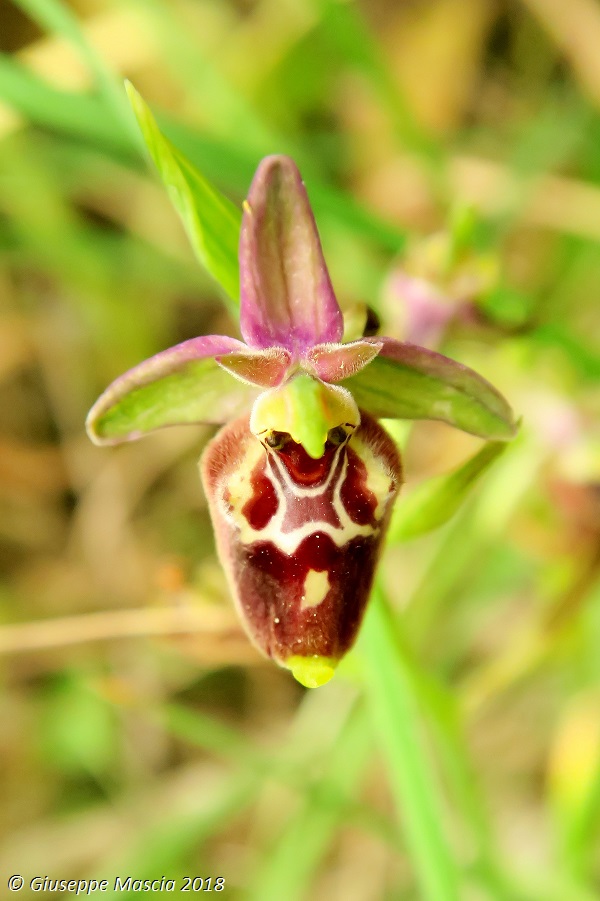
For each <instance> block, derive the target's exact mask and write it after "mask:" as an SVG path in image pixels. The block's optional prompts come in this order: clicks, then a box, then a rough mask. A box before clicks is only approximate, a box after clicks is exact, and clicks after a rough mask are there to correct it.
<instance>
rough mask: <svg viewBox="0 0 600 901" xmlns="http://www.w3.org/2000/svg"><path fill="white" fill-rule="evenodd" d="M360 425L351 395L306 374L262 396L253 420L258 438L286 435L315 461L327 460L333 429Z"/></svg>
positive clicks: (301, 374) (254, 411)
mask: <svg viewBox="0 0 600 901" xmlns="http://www.w3.org/2000/svg"><path fill="white" fill-rule="evenodd" d="M359 423H360V413H359V412H358V407H357V406H356V404H355V403H354V400H353V399H352V395H351V394H350V392H349V391H346V390H345V389H344V388H340V387H339V386H338V385H325V384H324V383H323V382H319V381H318V380H317V379H313V378H311V376H309V375H306V374H305V373H300V374H299V375H297V376H295V378H293V379H291V380H290V381H289V382H286V384H285V385H282V386H281V387H279V388H273V389H272V390H271V391H265V392H264V393H263V394H261V395H259V397H258V398H257V399H256V401H255V402H254V406H253V408H252V416H251V417H250V429H251V430H252V432H253V433H254V434H255V435H262V434H263V433H265V432H269V431H275V432H286V433H287V434H289V435H291V436H292V438H293V439H294V441H295V442H296V443H297V444H301V445H302V447H303V448H304V450H305V451H306V453H307V454H308V455H309V456H310V457H312V458H313V459H314V460H318V459H319V458H320V457H322V456H323V453H324V450H325V444H326V442H327V435H328V432H329V431H330V429H333V428H335V427H336V426H339V425H342V426H346V425H347V426H350V427H352V428H353V429H355V428H356V427H357V426H358V424H359Z"/></svg>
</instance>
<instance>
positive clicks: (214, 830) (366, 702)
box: [0, 0, 600, 901]
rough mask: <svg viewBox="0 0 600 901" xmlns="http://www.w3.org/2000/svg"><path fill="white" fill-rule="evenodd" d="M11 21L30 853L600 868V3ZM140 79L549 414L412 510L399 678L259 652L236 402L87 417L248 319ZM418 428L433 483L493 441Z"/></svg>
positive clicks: (316, 887) (30, 14)
mask: <svg viewBox="0 0 600 901" xmlns="http://www.w3.org/2000/svg"><path fill="white" fill-rule="evenodd" d="M0 46H1V49H2V51H3V55H2V57H1V58H0V411H1V412H0V568H1V582H0V622H1V625H0V654H1V670H0V672H1V679H2V693H1V700H0V705H1V707H0V709H1V718H2V728H1V729H0V760H1V765H0V797H1V799H2V803H1V805H0V874H2V875H1V880H2V881H4V879H5V878H6V877H8V876H10V875H12V874H13V873H22V874H23V876H24V877H25V879H26V881H28V880H29V879H31V878H32V877H34V876H40V875H41V876H45V875H48V876H51V877H54V878H57V877H59V878H77V877H81V878H84V877H96V878H109V877H110V878H112V876H114V875H116V874H120V875H121V876H123V877H124V876H127V875H133V876H138V877H146V878H150V877H158V878H160V877H161V876H166V877H167V878H177V879H178V880H179V886H181V884H182V883H181V879H182V877H184V876H191V877H193V876H200V877H213V878H215V877H218V876H220V877H224V879H225V886H226V887H225V891H224V896H227V897H231V898H250V899H257V901H259V899H260V901H271V899H280V898H286V899H291V901H296V899H297V901H301V899H305V898H309V897H310V898H315V899H327V901H338V899H339V901H341V899H344V901H370V899H373V901H378V899H394V901H421V899H425V901H432V899H433V901H453V899H461V901H462V899H467V901H471V899H473V901H482V899H483V901H487V899H504V901H521V899H522V901H552V899H556V901H593V899H597V898H598V897H600V652H599V648H600V582H599V571H600V417H599V416H598V412H599V407H600V305H599V297H600V246H599V242H600V52H599V48H600V4H598V3H597V2H596V0H570V2H569V3H564V2H561V0H396V2H393V0H371V2H367V0H363V2H338V0H168V2H167V0H131V2H130V0H125V2H104V0H77V2H72V3H68V4H67V3H63V2H59V0H18V2H8V0H2V2H0ZM123 78H129V79H130V80H131V81H132V82H133V83H134V85H135V86H136V88H137V89H138V90H139V91H140V93H141V94H142V95H143V97H144V98H145V99H146V101H147V102H148V103H149V104H150V105H151V107H152V109H153V110H154V112H155V114H156V115H157V118H158V121H159V122H160V124H161V127H162V128H163V129H164V131H165V133H166V134H168V135H169V137H170V138H171V140H173V141H174V142H175V143H176V144H177V146H179V147H180V148H181V149H182V150H183V151H184V152H185V153H186V154H187V155H188V156H189V157H190V158H191V159H192V160H193V161H194V162H195V163H196V165H197V166H198V167H199V168H200V169H201V170H202V171H203V172H204V174H205V175H206V176H207V177H208V178H209V179H211V180H212V181H214V182H215V183H216V184H217V185H218V186H219V188H220V189H221V190H222V191H223V192H224V193H226V194H227V195H228V196H229V197H231V198H232V199H233V200H234V201H235V202H237V203H241V200H242V199H243V197H244V194H245V191H246V190H247V188H248V185H249V183H250V179H251V177H252V173H253V171H254V169H255V167H256V165H257V162H258V161H259V159H260V158H261V157H262V156H264V155H266V154H268V153H273V152H285V153H289V154H290V155H292V156H293V157H294V158H295V159H296V161H297V163H298V165H299V166H300V168H301V171H302V173H303V175H304V178H305V180H306V183H307V187H308V190H309V194H310V196H311V199H312V201H313V205H314V209H315V214H316V217H317V221H318V224H319V228H320V231H321V236H322V241H323V245H324V249H325V254H326V257H327V259H328V262H329V266H330V270H331V275H332V279H333V282H334V285H335V287H336V291H337V295H338V298H339V301H340V304H341V305H342V307H343V308H344V310H345V311H346V312H347V313H348V315H349V316H359V314H360V311H361V310H362V309H364V304H368V305H369V306H370V307H371V308H373V310H375V311H376V312H377V314H378V316H379V318H380V320H381V323H382V327H381V331H382V333H384V334H389V335H393V336H395V337H397V338H405V339H406V338H407V339H409V340H415V341H417V342H418V343H421V344H424V345H426V346H428V347H432V348H436V349H441V350H442V352H444V353H446V354H448V355H449V356H452V357H454V358H456V359H458V360H460V361H461V362H463V363H466V364H468V365H470V366H472V367H473V368H475V369H476V370H477V371H479V372H481V373H482V374H483V375H484V376H486V377H487V378H489V379H490V380H491V381H492V382H493V383H494V384H495V385H496V386H497V387H498V388H499V389H500V390H501V391H502V392H503V393H504V394H505V395H506V397H507V398H508V399H509V400H510V402H511V404H512V405H513V407H514V409H515V411H516V412H517V414H518V415H520V416H522V417H523V424H522V429H521V433H520V435H519V437H518V438H517V439H516V440H515V441H514V442H513V443H512V444H511V445H510V447H509V448H507V450H506V451H505V452H504V453H503V454H502V455H501V456H500V457H499V458H498V459H497V460H496V461H495V462H494V464H493V466H491V467H490V468H489V471H487V472H486V473H485V475H484V476H483V477H482V479H481V481H480V482H479V483H478V484H477V486H476V487H475V488H474V490H473V491H472V492H471V493H470V494H469V496H468V497H467V498H466V501H465V503H464V504H463V505H462V507H461V509H460V510H459V511H458V513H457V514H456V516H454V517H453V518H452V519H451V520H450V521H449V522H448V523H446V524H445V525H444V526H442V527H441V528H440V529H438V530H436V531H433V532H431V533H430V534H427V535H424V536H421V537H414V538H412V539H411V540H408V539H407V536H406V535H403V534H401V530H400V531H398V530H397V532H396V533H395V534H394V533H393V534H392V536H391V541H390V542H389V547H388V548H387V550H386V553H385V556H384V559H383V563H382V567H381V581H380V585H381V588H380V591H381V592H384V593H385V594H386V595H387V599H388V602H389V604H390V605H391V609H392V610H393V611H394V615H393V617H392V618H390V622H391V626H390V627H391V628H392V629H394V630H396V631H395V638H394V640H395V641H396V648H397V651H396V659H395V661H392V664H390V665H391V667H392V669H391V670H390V672H391V671H392V670H393V672H394V673H395V676H394V678H392V679H391V681H388V683H386V684H387V688H386V687H385V686H383V687H382V685H381V684H380V683H379V682H378V681H377V680H378V678H379V671H377V672H374V670H373V666H374V660H373V656H372V654H371V656H369V648H368V647H365V643H364V639H363V638H361V640H360V641H359V644H358V647H357V649H356V651H353V652H352V654H351V655H349V657H348V659H347V661H346V662H345V663H344V665H343V666H342V667H341V669H340V673H339V674H338V676H336V678H335V679H334V680H333V682H332V683H330V684H329V685H327V686H326V687H323V688H321V689H318V690H316V691H313V692H310V691H305V690H304V689H302V688H301V687H300V686H299V685H297V684H296V683H294V681H293V680H292V678H291V677H290V675H289V674H288V673H287V672H284V671H280V670H278V669H277V668H275V667H273V666H271V665H269V664H267V663H265V662H263V661H262V660H261V659H260V658H259V657H258V655H257V653H256V652H255V651H253V649H252V648H251V647H250V646H249V644H248V642H247V641H246V639H245V638H244V636H243V634H242V633H241V630H240V628H239V626H238V624H237V621H236V618H235V616H234V615H233V613H232V611H231V608H230V602H229V599H228V596H227V590H226V587H225V583H224V578H223V575H222V573H221V571H220V568H219V565H218V563H217V561H216V558H215V553H214V544H213V538H212V531H211V527H210V522H209V519H208V513H207V505H206V501H205V498H204V497H203V494H202V489H201V487H200V483H199V479H198V475H197V459H198V457H199V454H200V452H201V450H202V448H203V446H204V444H205V443H206V441H207V440H208V439H209V438H210V437H211V435H212V433H213V431H212V430H211V429H209V428H207V427H200V426H199V427H197V428H187V429H185V428H182V429H173V430H166V431H165V432H164V433H160V434H156V435H154V436H152V437H149V438H147V439H145V440H144V441H142V442H140V443H138V444H136V443H134V444H131V445H127V446H124V447H121V448H118V449H114V450H112V449H98V448H95V447H94V446H92V445H91V443H90V442H89V441H88V439H87V437H86V435H85V433H84V429H83V423H84V420H85V416H86V412H87V410H88V409H89V407H90V406H91V404H92V403H93V401H94V400H95V399H96V397H97V396H98V394H99V393H100V392H101V391H102V390H103V389H104V388H105V387H106V386H107V385H108V383H109V382H111V381H112V380H113V379H114V378H115V377H116V376H117V375H119V374H121V373H122V372H123V371H124V370H126V369H127V368H129V367H131V366H133V365H135V364H136V363H137V362H139V361H141V360H142V359H144V358H145V357H147V356H150V355H151V354H153V353H155V352H157V351H159V350H161V349H163V348H165V347H168V346H170V345H172V344H175V343H176V342H178V341H182V340H184V339H186V338H190V337H193V336H195V335H198V334H204V333H229V334H236V331H235V329H236V324H235V323H234V322H233V321H232V320H230V319H229V318H228V315H227V312H226V308H225V306H224V304H223V298H222V296H221V295H220V293H219V289H218V288H217V287H216V286H215V285H214V284H213V283H212V282H211V281H210V279H209V277H208V276H207V275H205V273H203V271H201V269H200V267H199V266H198V265H197V264H196V262H195V261H194V259H193V257H192V253H191V250H190V248H189V246H188V243H187V240H186V238H185V236H184V234H183V229H182V227H181V226H180V223H179V221H178V219H177V216H176V214H175V212H174V211H173V209H172V208H171V206H170V204H169V200H168V197H167V194H166V192H165V190H164V189H163V188H162V186H161V185H160V184H159V181H158V178H157V176H156V174H155V172H154V170H153V169H152V168H151V166H150V164H149V163H148V162H147V159H146V157H145V155H144V152H143V147H142V144H141V140H140V138H139V135H138V133H137V130H136V126H135V123H134V119H133V116H132V114H131V113H130V111H129V109H128V105H127V102H126V98H125V94H124V91H123V88H122V81H123ZM394 434H395V436H396V437H397V438H398V440H399V442H400V443H401V445H402V447H403V449H404V460H405V469H406V486H405V488H404V496H405V497H406V498H409V497H410V494H411V492H412V491H413V490H414V488H415V487H416V486H418V485H419V484H421V483H423V482H424V480H426V479H428V478H430V477H432V476H437V475H439V474H441V473H445V472H447V471H449V470H452V469H453V468H455V467H457V466H459V465H460V464H461V463H462V462H463V461H465V460H466V459H467V458H469V457H470V456H471V455H473V454H474V453H475V452H476V451H477V450H478V449H479V447H480V446H481V442H480V441H478V440H477V439H475V438H471V437H469V436H467V435H463V434H462V433H460V432H457V431H454V430H452V429H451V428H449V427H447V426H444V425H442V424H437V423H418V424H416V425H414V426H411V427H408V426H406V427H404V424H403V425H402V427H401V428H400V427H398V426H396V427H395V430H394ZM401 503H402V498H401V500H400V504H401ZM394 667H396V669H394ZM382 672H383V662H382ZM390 678H391V677H390ZM396 701H398V708H397V712H398V716H397V717H396V716H395V714H394V711H393V710H392V709H391V708H390V706H389V705H390V703H394V704H395V703H396ZM386 704H387V705H388V706H387V708H386ZM394 709H396V708H394ZM394 729H395V730H396V731H395V732H394V734H393V735H392V731H393V730H394ZM386 730H387V731H386ZM390 730H392V731H390ZM386 736H387V737H386ZM390 736H391V737H390ZM394 736H395V737H394ZM394 742H396V744H394ZM394 749H396V750H394ZM419 793H420V794H419ZM420 827H423V828H422V829H421V828H420ZM198 885H199V884H198V883H197V884H196V888H197V887H198ZM203 889H206V884H205V885H204V886H203ZM1 891H2V893H4V889H2V890H1ZM27 893H28V890H27V889H26V890H25V891H24V896H26V895H27ZM132 894H133V893H132ZM110 896H111V892H108V893H107V894H105V897H110ZM126 896H127V895H126V893H118V897H126ZM115 897H117V895H115Z"/></svg>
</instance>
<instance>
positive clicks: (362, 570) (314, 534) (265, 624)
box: [201, 413, 401, 684]
mask: <svg viewBox="0 0 600 901" xmlns="http://www.w3.org/2000/svg"><path fill="white" fill-rule="evenodd" d="M248 423H249V420H248V418H247V417H243V418H241V419H238V420H236V421H235V422H233V423H231V424H230V425H228V426H226V427H225V428H224V429H222V431H221V432H219V433H218V435H217V436H216V437H215V438H214V439H213V441H212V442H211V443H210V444H209V445H208V447H207V449H206V451H205V453H204V456H203V458H202V461H201V469H202V480H203V483H204V488H205V491H206V494H207V497H208V500H209V505H210V512H211V516H212V519H213V523H214V526H215V532H216V536H217V546H218V551H219V555H220V557H221V560H222V563H223V565H224V568H225V571H226V573H227V576H228V580H229V583H230V587H231V590H232V593H233V595H234V597H235V600H236V603H237V606H238V608H239V611H240V613H241V616H242V621H243V623H244V626H245V628H246V630H247V632H248V634H249V636H250V638H251V639H252V641H253V642H254V644H255V645H256V646H257V647H258V648H259V649H260V650H261V651H262V652H263V653H264V654H266V655H267V656H268V657H272V658H273V659H274V660H276V661H277V662H278V663H279V664H281V665H283V666H287V667H289V668H290V669H292V671H293V672H294V674H295V675H296V677H297V678H300V681H303V682H304V684H322V683H323V682H324V681H326V680H327V678H329V677H330V675H331V674H332V673H333V669H334V667H335V664H336V663H337V661H339V659H340V658H341V657H342V656H343V655H344V654H345V653H346V651H348V650H349V648H350V647H351V646H352V644H353V642H354V640H355V638H356V634H357V631H358V628H359V625H360V622H361V620H362V616H363V613H364V610H365V607H366V603H367V600H368V597H369V592H370V590H371V585H372V582H373V576H374V572H375V566H376V563H377V559H378V556H379V552H380V549H381V543H382V539H383V536H384V533H385V529H386V527H387V524H388V521H389V516H390V513H391V508H392V501H393V500H394V498H395V496H396V494H397V492H398V489H399V487H400V484H401V464H400V459H399V457H398V453H397V450H396V446H395V444H394V442H393V441H392V439H391V438H390V437H389V435H387V433H386V432H385V431H384V429H383V428H382V427H381V426H380V425H379V424H378V423H377V422H376V421H375V420H374V419H373V418H372V417H370V416H368V415H367V414H365V413H361V423H360V426H359V427H358V428H357V429H356V431H355V432H354V434H352V435H350V434H348V436H346V439H345V440H344V433H343V432H341V433H340V431H339V429H335V430H332V434H331V440H328V441H327V444H326V446H325V451H324V453H323V456H322V457H320V458H319V459H317V460H314V459H313V458H311V457H310V456H309V455H308V454H307V453H306V451H305V450H304V448H303V447H302V445H300V444H297V443H296V442H294V441H293V440H292V439H291V438H289V436H288V438H287V440H283V439H281V440H279V439H278V440H276V441H271V442H269V443H267V442H265V443H264V444H262V443H261V442H260V441H259V440H258V439H257V438H256V437H255V436H254V435H253V434H252V432H251V431H250V429H249V425H248ZM270 445H275V446H274V447H273V446H270ZM311 661H312V663H311ZM315 661H316V662H315ZM323 661H326V662H327V667H329V670H330V672H329V670H328V673H329V674H328V675H327V676H322V675H321V676H317V677H315V678H314V679H313V676H312V675H311V676H310V678H309V681H305V679H306V674H305V673H304V676H302V675H298V672H299V671H300V670H302V671H304V670H305V669H306V666H309V664H310V666H312V667H313V669H314V667H315V666H316V667H317V668H318V667H319V666H321V665H323ZM310 666H309V668H310Z"/></svg>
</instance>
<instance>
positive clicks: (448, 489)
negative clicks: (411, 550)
mask: <svg viewBox="0 0 600 901" xmlns="http://www.w3.org/2000/svg"><path fill="white" fill-rule="evenodd" d="M507 446H508V445H507V444H506V443H505V442H503V441H490V442H488V444H486V445H484V447H482V448H481V450H480V451H478V453H476V454H475V456H473V457H471V459H470V460H467V462H466V463H463V465H462V466H460V467H459V468H458V469H455V470H454V471H453V472H450V473H445V474H444V475H441V476H437V477H436V478H433V479H428V480H427V481H426V482H424V483H423V484H422V485H419V486H418V487H417V488H415V490H414V491H413V492H412V494H409V495H408V497H405V498H403V499H402V501H401V502H400V503H399V504H398V505H397V506H396V508H395V510H394V515H393V516H392V521H391V524H390V531H389V536H388V540H389V541H391V542H394V541H406V540H407V539H410V538H417V537H418V536H419V535H424V534H425V533H426V532H431V531H432V530H433V529H437V528H438V527H439V526H442V525H443V524H444V523H446V522H448V520H449V519H451V517H452V516H454V514H455V513H456V512H457V510H458V509H459V508H460V507H461V506H462V504H463V503H464V501H465V498H466V497H467V495H468V494H469V492H470V491H471V489H472V488H473V486H474V485H475V483H476V482H477V480H478V479H479V477H480V476H481V475H482V474H483V473H484V472H485V470H486V469H487V468H488V467H489V466H490V465H491V464H492V463H493V462H494V460H495V459H496V458H497V457H498V456H500V454H501V453H502V452H503V451H504V450H505V449H506V447H507Z"/></svg>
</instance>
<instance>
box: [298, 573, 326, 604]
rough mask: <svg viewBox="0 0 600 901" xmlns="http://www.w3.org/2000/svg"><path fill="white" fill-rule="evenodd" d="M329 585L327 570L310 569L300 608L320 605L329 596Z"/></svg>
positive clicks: (305, 581)
mask: <svg viewBox="0 0 600 901" xmlns="http://www.w3.org/2000/svg"><path fill="white" fill-rule="evenodd" d="M329 587H330V585H329V575H328V574H327V570H323V571H322V572H318V571H317V570H316V569H309V571H308V572H307V573H306V578H305V580H304V588H303V589H302V601H301V602H300V609H301V610H307V609H308V608H309V607H318V606H319V604H321V603H322V602H323V601H324V600H325V598H326V597H327V593H328V591H329Z"/></svg>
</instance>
